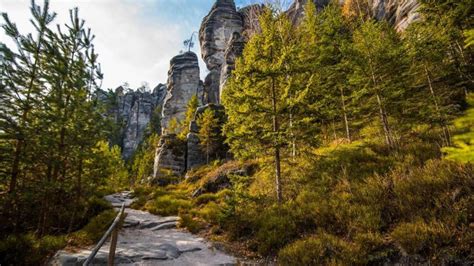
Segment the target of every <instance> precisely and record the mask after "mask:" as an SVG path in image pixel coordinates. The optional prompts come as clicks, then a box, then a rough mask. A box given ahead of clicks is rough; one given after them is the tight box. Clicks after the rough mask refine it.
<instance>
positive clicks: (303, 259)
mask: <svg viewBox="0 0 474 266" xmlns="http://www.w3.org/2000/svg"><path fill="white" fill-rule="evenodd" d="M357 251H358V250H357V248H356V247H355V245H353V244H351V243H348V242H346V241H344V240H342V239H340V238H338V237H336V236H334V235H331V234H327V233H325V232H323V231H320V232H319V233H318V234H317V235H314V236H311V237H307V238H303V239H300V240H297V241H295V242H293V243H291V244H290V245H288V246H286V247H285V248H283V249H282V250H280V252H279V253H278V262H279V264H281V265H352V264H356V263H357V262H359V256H358V254H357V253H358V252H357Z"/></svg>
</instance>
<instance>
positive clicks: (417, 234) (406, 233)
mask: <svg viewBox="0 0 474 266" xmlns="http://www.w3.org/2000/svg"><path fill="white" fill-rule="evenodd" d="M390 236H391V237H392V239H393V240H394V241H395V242H396V243H397V244H398V245H399V247H400V248H401V249H402V250H403V251H404V252H406V253H408V254H410V255H415V254H420V255H425V256H426V255H435V254H436V253H437V252H438V251H439V248H441V247H443V246H445V245H448V244H449V243H450V242H451V241H452V239H453V236H454V234H453V233H452V232H451V230H449V228H447V227H446V226H445V225H443V224H442V223H440V222H437V221H433V222H430V223H425V222H424V221H422V220H418V221H415V222H412V223H402V224H399V225H398V226H397V227H396V228H395V229H394V230H393V231H392V233H391V234H390Z"/></svg>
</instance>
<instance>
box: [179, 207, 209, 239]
mask: <svg viewBox="0 0 474 266" xmlns="http://www.w3.org/2000/svg"><path fill="white" fill-rule="evenodd" d="M179 217H180V218H181V219H180V222H179V226H180V227H184V228H186V229H188V231H189V232H191V233H193V234H196V233H198V232H199V231H201V230H202V229H203V228H204V227H205V225H204V224H203V223H202V222H200V221H199V220H197V219H196V218H193V216H192V215H190V214H187V213H184V212H180V213H179Z"/></svg>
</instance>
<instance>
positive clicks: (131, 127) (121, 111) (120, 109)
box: [97, 84, 167, 159]
mask: <svg viewBox="0 0 474 266" xmlns="http://www.w3.org/2000/svg"><path fill="white" fill-rule="evenodd" d="M166 93H167V92H166V86H165V85H163V84H159V85H158V86H157V87H155V89H154V90H153V91H152V92H148V91H144V90H142V89H138V90H136V91H133V90H128V91H126V92H125V91H124V88H123V87H118V88H117V89H116V90H115V93H107V92H105V91H99V92H98V93H97V97H98V99H99V100H100V101H101V102H104V103H107V105H108V110H107V116H109V117H110V118H111V119H113V120H114V122H115V124H116V125H117V132H115V136H114V139H113V140H111V142H112V143H114V144H118V145H119V146H121V147H122V156H123V157H124V158H125V159H129V158H131V157H132V155H133V153H134V152H135V150H136V149H137V147H138V145H139V144H140V142H142V140H143V137H144V133H145V129H146V128H147V126H148V124H149V123H150V120H151V118H152V115H153V112H154V111H155V109H156V108H160V107H161V106H162V104H163V100H164V98H165V96H166Z"/></svg>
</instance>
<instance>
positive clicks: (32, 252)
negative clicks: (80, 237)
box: [0, 234, 66, 265]
mask: <svg viewBox="0 0 474 266" xmlns="http://www.w3.org/2000/svg"><path fill="white" fill-rule="evenodd" d="M65 246H66V237H64V236H50V235H47V236H44V237H42V238H38V237H36V236H35V235H34V234H26V235H8V236H6V237H5V238H2V239H0V262H1V263H5V264H9V265H40V264H44V263H46V261H45V258H47V257H48V256H51V255H52V254H53V253H54V252H56V251H57V250H59V249H61V248H63V247H65Z"/></svg>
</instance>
